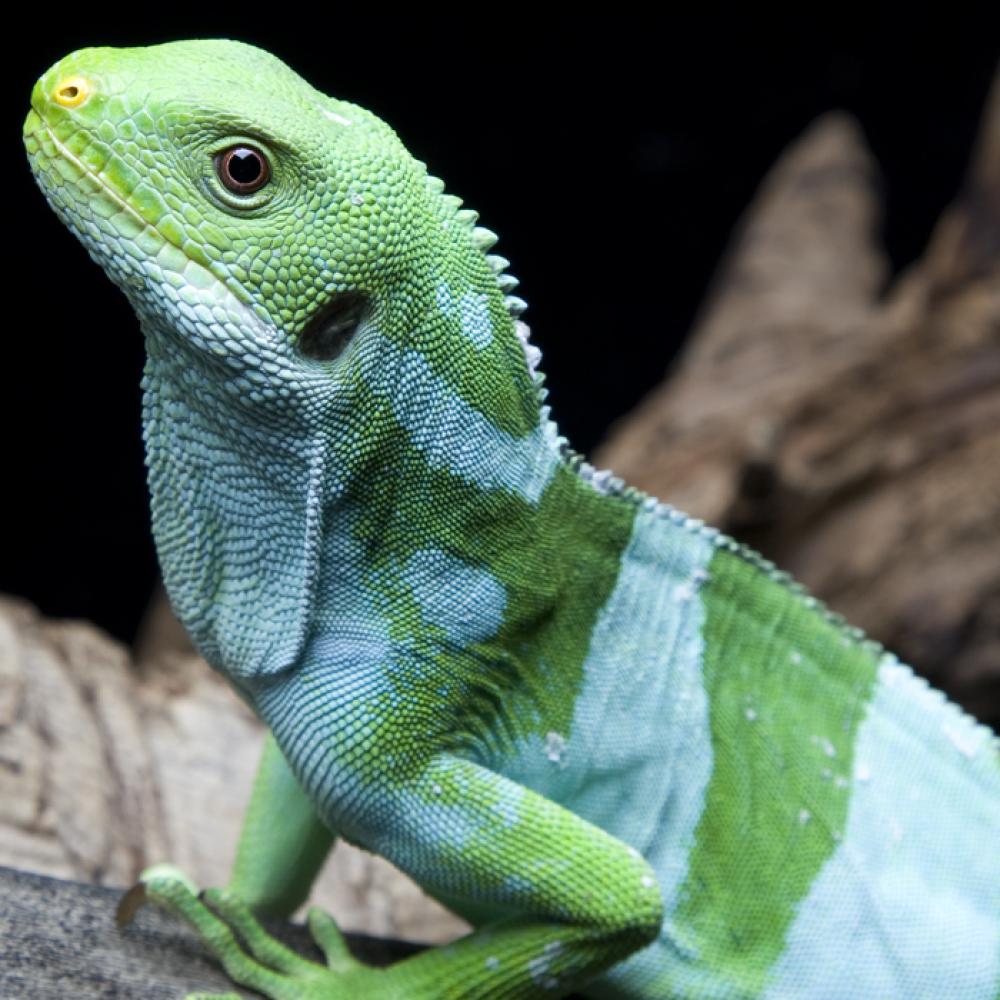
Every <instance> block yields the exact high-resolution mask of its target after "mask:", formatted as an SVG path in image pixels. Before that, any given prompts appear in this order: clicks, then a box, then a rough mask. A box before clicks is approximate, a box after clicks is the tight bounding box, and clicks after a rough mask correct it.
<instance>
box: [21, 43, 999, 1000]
mask: <svg viewBox="0 0 1000 1000" xmlns="http://www.w3.org/2000/svg"><path fill="white" fill-rule="evenodd" d="M31 105H32V111H31V113H30V114H29V115H28V119H27V121H26V123H25V128H24V136H25V142H26V145H27V149H28V153H29V158H30V161H31V166H32V169H33V171H34V173H35V176H36V178H37V179H38V182H39V184H40V185H41V188H42V190H43V192H44V193H45V196H46V198H47V199H48V201H49V202H50V204H51V205H52V207H53V209H54V210H55V211H56V213H57V214H58V216H59V217H60V218H61V219H62V220H63V221H64V222H65V223H66V224H67V225H68V226H69V228H70V229H71V230H72V231H73V232H74V233H75V234H76V235H77V236H78V237H79V238H80V239H81V240H82V241H83V243H84V244H85V245H86V247H87V249H88V250H89V252H90V254H91V255H92V256H93V257H94V259H95V260H96V261H97V262H98V263H99V264H100V265H101V266H102V267H103V268H104V269H105V271H107V273H108V275H109V276H110V277H111V279H112V280H113V281H114V282H115V283H116V284H117V285H119V286H120V287H121V288H122V290H123V291H124V292H125V294H126V295H127V296H128V298H129V300H130V301H131V303H132V305H133V306H134V307H135V310H136V312H137V313H138V316H139V320H140V323H141V326H142V331H143V334H144V336H145V342H146V349H147V358H148V360H147V363H146V368H145V375H144V378H143V399H144V402H143V425H144V431H145V443H146V456H147V464H148V470H149V485H150V492H151V497H152V519H153V529H154V534H155V539H156V544H157V548H158V552H159V558H160V562H161V566H162V570H163V575H164V579H165V582H166V587H167V589H168V592H169V595H170V598H171V601H172V603H173V606H174V608H175V609H176V611H177V613H178V615H179V616H180V619H181V621H182V622H183V623H184V625H185V626H186V628H187V629H188V631H189V633H190V634H191V636H192V638H193V640H194V641H195V643H196V644H197V646H198V648H199V649H200V650H201V652H202V653H203V654H204V656H205V658H206V659H207V660H208V661H209V663H210V664H211V665H212V666H213V667H214V668H215V669H217V670H219V671H221V672H222V673H223V674H224V675H226V676H227V677H228V678H229V679H230V680H231V681H232V683H233V685H234V686H235V688H236V690H237V691H238V692H239V694H240V695H241V696H242V697H243V698H244V699H245V700H246V701H247V702H248V703H249V704H250V705H251V706H252V707H253V709H254V710H255V711H256V712H257V713H258V714H259V715H260V717H261V718H262V719H263V720H264V721H265V722H266V723H267V725H268V727H269V728H270V731H271V734H272V736H271V737H270V738H269V739H268V742H267V743H266V746H265V749H264V752H263V760H262V762H261V765H260V770H259V773H258V778H257V781H256V784H255V787H254V791H253V795H252V800H251V805H250V807H249V811H248V816H247V820H246V825H245V829H244V832H243V834H242V839H241V843H240V846H239V851H238V858H237V862H236V865H235V870H234V873H233V876H232V879H231V881H230V883H229V886H228V887H227V889H226V890H224V891H214V892H209V893H206V894H205V895H203V896H200V897H199V896H198V895H196V893H195V891H194V889H193V888H192V887H191V886H190V885H189V884H188V883H187V882H186V880H185V879H184V878H183V877H182V876H180V875H179V874H177V873H175V872H174V871H173V870H172V869H153V870H150V871H148V872H147V873H145V875H144V877H143V883H142V884H143V886H144V893H145V895H146V896H147V897H148V898H151V899H152V900H154V901H155V902H157V903H160V904H162V905H165V906H167V907H169V908H171V909H173V910H175V911H176V912H178V913H179V914H181V915H182V916H183V917H184V918H186V919H187V920H188V921H190V922H191V923H192V924H193V925H194V926H195V927H196V928H197V929H198V930H199V931H200V932H201V934H202V935H203V937H204V940H205V941H206V943H207V944H208V946H209V947H210V948H211V949H213V950H214V952H215V954H217V955H218V957H219V958H220V959H221V961H222V963H223V964H224V966H225V968H226V970H227V971H228V972H229V974H230V975H231V977H232V978H233V979H234V980H236V981H237V982H239V983H241V984H243V985H245V986H248V987H252V988H254V989H257V990H259V991H260V992H262V993H264V994H265V995H267V996H269V997H274V998H316V1000H320V998H322V1000H333V998H340V997H352V998H353V997H373V998H387V997H396V998H403V997H406V998H416V1000H432V998H441V997H468V998H519V997H535V996H549V997H561V996H565V995H566V994H568V993H569V992H571V991H572V990H583V991H584V992H585V993H586V995H588V996H592V997H606V998H610V997H614V998H625V997H628V998H653V997H675V998H676V997H690V998H695V997H697V998H733V997H739V998H751V997H753V998H791V997H802V998H806V997H808V998H817V997H822V998H850V1000H858V998H904V997H905V998H907V1000H914V998H918V997H921V998H934V1000H944V998H963V1000H996V998H998V997H1000V753H998V744H997V741H996V737H995V736H994V735H993V734H992V733H991V732H989V731H988V730H987V729H986V728H985V727H983V726H980V725H977V724H976V723H975V722H974V721H972V720H971V719H970V718H968V717H967V716H965V715H963V714H962V712H961V711H960V710H959V709H958V708H956V707H955V706H953V705H952V704H950V703H949V702H947V701H946V700H945V698H944V697H943V696H942V695H940V694H939V693H937V692H935V691H933V690H932V689H930V688H929V687H928V686H927V685H926V684H925V683H924V682H923V681H921V680H918V679H916V678H915V677H914V675H913V674H912V673H911V672H910V670H909V669H908V668H906V667H904V666H902V665H900V664H899V663H898V662H897V661H896V660H895V659H894V658H893V657H892V656H891V655H889V654H887V653H885V652H884V651H883V650H882V649H881V648H880V647H879V646H878V645H876V644H875V643H874V642H871V641H868V640H866V639H865V638H864V637H863V636H862V635H861V634H860V633H859V632H857V631H855V630H852V629H850V628H849V627H847V626H846V625H845V624H843V623H842V622H841V621H840V620H839V619H838V618H836V617H835V616H834V615H832V614H831V613H829V612H827V611H826V610H825V609H824V608H823V607H822V606H821V605H820V604H819V603H818V602H817V601H816V600H815V599H813V598H811V597H810V596H808V595H807V594H806V593H805V592H804V591H803V590H802V589H800V588H799V587H798V586H796V585H795V584H794V583H792V582H791V581H790V580H789V579H788V578H787V577H786V576H785V575H783V574H782V573H780V572H779V571H777V570H776V569H775V568H774V567H773V566H771V565H770V564H768V563H767V562H766V561H764V560H763V559H762V558H760V557H759V556H757V555H755V554H754V553H753V552H751V551H748V550H747V549H745V548H743V547H742V546H741V545H739V544H737V543H736V542H734V541H733V540H731V539H729V538H727V537H725V536H723V535H721V534H719V533H717V532H716V531H714V530H712V529H711V528H708V527H706V526H704V525H703V524H701V523H699V522H698V521H695V520H693V519H691V518H688V517H686V516H685V515H684V514H681V513H679V512H677V511H676V510H673V509H672V508H670V507H669V506H667V505H665V504H663V503H660V502H658V501H657V500H656V499H654V498H651V497H647V496H644V495H643V494H641V493H639V492H637V491H636V490H634V489H631V488H629V487H627V486H626V485H624V484H623V483H622V482H621V481H620V480H618V479H617V478H615V477H614V476H612V475H611V474H610V473H606V472H598V471H596V470H595V469H594V468H593V467H592V466H590V465H589V464H588V463H587V462H585V461H584V460H583V459H582V458H581V457H580V456H579V455H577V454H575V453H574V452H573V451H572V450H570V448H569V446H568V445H567V443H566V441H565V440H564V439H563V438H561V437H560V436H559V434H558V432H557V430H556V427H555V425H554V424H553V422H552V420H551V418H550V415H549V411H548V409H547V408H546V406H545V405H544V390H543V388H542V376H541V375H540V374H539V372H538V369H537V364H538V351H537V350H536V349H535V348H534V347H533V346H532V345H531V344H530V342H529V340H528V336H527V328H526V327H525V326H524V325H523V324H522V323H521V321H520V319H519V316H520V314H521V313H522V311H523V309H524V302H523V301H521V300H520V299H519V298H517V297H515V296H514V295H512V294H511V291H512V289H513V288H514V286H515V284H516V282H515V279H514V278H513V277H511V276H510V275H509V274H508V273H507V261H506V260H504V259H503V258H502V257H499V256H496V255H493V254H491V253H490V252H489V251H490V249H491V247H492V245H493V244H494V242H495V240H496V237H495V235H494V234H493V233H491V232H490V231H488V230H486V229H483V228H480V227H478V226H477V225H476V221H477V216H476V213H474V212H472V211H469V210H468V209H462V208H461V207H460V205H461V202H460V201H459V200H458V199H457V198H455V197H453V196H451V195H449V194H446V193H445V191H444V186H443V185H442V183H441V182H440V181H439V180H437V179H435V178H434V177H432V176H430V175H428V173H427V170H426V168H425V166H424V164H422V163H420V162H418V161H417V160H415V159H414V158H413V157H412V156H411V155H410V154H408V153H407V151H406V149H405V148H404V147H403V145H402V144H401V143H400V141H399V140H398V139H397V137H396V135H395V134H394V133H393V132H392V130H391V129H390V128H389V127H388V126H387V125H385V124H384V123H383V122H382V121H380V120H379V119H378V118H376V117H375V116H374V115H372V114H371V113H369V112H367V111H365V110H363V109H362V108H360V107H356V106H354V105H353V104H349V103H345V102H343V101H339V100H335V99H332V98H329V97H326V96H324V95H323V94H321V93H320V92H318V91H317V90H315V89H314V88H313V87H311V86H309V85H308V84H307V83H305V82H304V81H303V80H302V79H300V78H299V77H298V76H297V75H296V74H295V73H294V72H292V71H291V70H290V69H289V68H287V67H286V66H285V65H284V64H283V63H281V62H280V61H279V60H278V59H276V58H275V57H273V56H271V55H269V54H267V53H265V52H263V51H260V50H258V49H256V48H252V47H250V46H248V45H244V44H240V43H237V42H231V41H189V42H176V43H170V44H166V45H158V46H154V47H150V48H136V49H111V48H97V49H85V50H81V51H78V52H75V53H73V54H72V55H69V56H67V57H66V58H65V59H63V60H62V61H60V62H59V63H57V64H56V65H55V66H53V67H52V68H51V69H50V70H49V71H48V72H47V73H46V74H45V75H44V76H43V77H42V78H41V79H40V80H39V82H38V83H37V85H36V86H35V88H34V91H33V93H32V98H31ZM81 319H82V321H84V325H85V326H86V325H90V327H91V329H93V330H98V329H99V328H100V318H99V317H82V318H81ZM335 832H336V835H337V836H341V837H344V838H345V839H346V840H348V841H350V842H352V843H356V844H360V845H362V846H363V847H365V848H367V849H369V850H371V851H374V852H377V853H379V854H381V855H384V856H385V857H386V858H388V859H390V860H391V861H393V862H394V863H395V864H396V865H398V866H399V867H400V868H402V869H403V870H404V871H406V872H408V873H409V874H410V875H411V876H413V878H414V879H416V881H417V882H418V883H419V884H420V885H422V886H423V887H424V888H425V889H426V890H427V891H428V892H429V893H431V894H432V895H433V896H435V897H436V898H437V899H439V900H441V901H443V902H444V903H445V904H447V905H448V906H449V907H451V908H452V909H454V910H455V911H456V912H458V913H459V914H462V915H463V916H465V917H467V918H468V919H469V920H470V921H471V922H472V924H473V925H474V927H475V928H476V929H475V930H474V931H473V932H472V933H471V934H469V935H468V936H467V937H465V938H463V939H462V940H460V941H458V942H457V943H455V944H453V945H450V946H447V947H444V948H435V949H430V950H428V951H426V952H423V953H421V954H419V955H416V956H414V957H411V958H408V959H405V960H403V961H401V962H399V963H398V964H396V965H394V966H392V967H390V968H389V969H384V970H374V969H368V968H366V967H363V966H361V965H360V964H358V963H357V962H355V961H354V960H353V959H352V958H351V957H350V956H349V955H348V953H347V951H346V950H345V948H344V945H343V942H342V939H341V938H340V936H339V934H338V931H337V929H336V928H335V926H334V924H333V922H332V921H331V920H330V918H329V917H326V916H324V915H323V914H322V913H320V912H318V911H316V910H313V911H311V912H310V916H309V923H310V926H311V928H312V931H313V933H314V936H315V938H316V940H317V942H318V943H319V945H320V946H321V948H322V949H323V951H324V952H325V954H326V957H327V960H328V961H327V964H326V965H320V964H318V963H313V962H309V961H306V960H305V959H304V958H301V957H299V956H298V955H296V954H294V953H293V952H291V951H289V950H288V949H286V948H285V947H284V946H283V945H280V944H279V943H277V942H276V941H274V940H273V939H272V938H271V937H269V936H268V935H267V934H266V933H265V932H264V931H263V930H262V929H261V927H260V925H259V924H258V923H257V922H256V919H255V917H254V916H253V915H252V914H253V912H256V913H258V914H259V913H272V914H288V913H290V912H291V911H292V910H293V909H294V908H295V907H296V906H297V905H298V904H299V903H300V902H301V901H302V900H303V899H304V897H305V896H306V894H307V892H308V888H309V885H310V883H311V881H312V879H313V877H314V875H315V873H316V871H317V869H318V867H319V865H320V864H321V862H322V860H323V858H324V857H325V855H326V853H327V851H328V850H329V848H330V846H331V843H332V841H333V839H334V835H335Z"/></svg>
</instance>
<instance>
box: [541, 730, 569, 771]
mask: <svg viewBox="0 0 1000 1000" xmlns="http://www.w3.org/2000/svg"><path fill="white" fill-rule="evenodd" d="M565 752H566V739H565V737H563V736H560V735H559V733H556V732H548V733H546V734H545V756H546V757H547V758H548V759H549V760H550V761H552V763H553V764H558V763H560V762H561V761H562V756H563V754H564V753H565Z"/></svg>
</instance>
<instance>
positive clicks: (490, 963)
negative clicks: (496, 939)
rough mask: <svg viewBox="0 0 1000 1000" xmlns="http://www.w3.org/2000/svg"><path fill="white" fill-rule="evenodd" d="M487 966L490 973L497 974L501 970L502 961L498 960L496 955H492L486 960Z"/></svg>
mask: <svg viewBox="0 0 1000 1000" xmlns="http://www.w3.org/2000/svg"><path fill="white" fill-rule="evenodd" d="M485 965H486V968H487V969H489V970H490V972H496V970H497V969H499V968H500V959H499V958H497V957H496V955H490V957H489V958H487V959H486V962H485Z"/></svg>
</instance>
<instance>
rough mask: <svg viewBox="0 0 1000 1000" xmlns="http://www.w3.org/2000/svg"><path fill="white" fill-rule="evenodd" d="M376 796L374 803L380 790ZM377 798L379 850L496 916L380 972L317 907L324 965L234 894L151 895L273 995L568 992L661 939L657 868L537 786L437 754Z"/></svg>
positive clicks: (427, 997)
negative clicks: (270, 928) (273, 932)
mask: <svg viewBox="0 0 1000 1000" xmlns="http://www.w3.org/2000/svg"><path fill="white" fill-rule="evenodd" d="M367 791H368V792H370V793H371V794H372V796H373V799H372V800H373V801H374V800H375V793H376V790H374V789H367ZM377 793H378V798H377V801H378V802H379V803H380V808H379V812H380V814H381V816H382V817H383V821H382V822H380V823H377V824H373V825H372V826H371V827H370V828H369V829H368V831H367V832H368V834H369V835H370V838H371V839H370V840H369V843H368V846H371V847H372V848H373V849H375V850H377V851H378V852H379V853H381V854H383V855H384V856H386V857H388V858H389V859H390V860H391V861H393V862H394V863H396V864H397V865H399V866H400V867H401V868H403V869H404V870H406V871H408V872H409V873H410V874H411V875H412V876H413V877H414V878H415V879H416V880H417V881H418V882H419V883H421V884H422V885H424V886H426V887H427V888H428V889H430V890H431V891H432V892H436V893H439V894H441V895H442V896H445V897H447V898H449V899H451V900H454V901H455V902H456V903H457V904H459V905H461V904H462V903H465V904H468V905H470V906H474V907H478V908H489V909H490V910H492V911H494V912H496V913H497V914H502V915H501V916H500V917H499V919H496V920H494V921H493V922H490V923H487V924H486V925H484V926H483V927H481V928H480V929H478V930H476V931H475V932H473V933H472V934H470V935H468V936H467V937H465V938H463V939H462V940H460V941H458V942H456V943H455V944H453V945H450V946H447V947H445V948H436V949H431V950H429V951H427V952H424V953H422V954H420V955H416V956H414V957H412V958H408V959H405V960H404V961H402V962H399V963H397V964H396V965H394V966H392V967H391V968H389V969H385V970H376V969H368V968H365V967H363V966H361V965H360V964H358V963H356V962H354V961H353V960H352V959H350V958H349V957H348V956H347V953H346V950H345V949H344V948H343V945H342V942H341V940H340V937H339V934H338V933H337V932H336V930H335V928H334V927H333V924H332V922H331V921H329V919H328V918H325V917H322V916H321V915H319V914H318V913H316V912H315V911H314V912H313V914H312V915H311V917H310V925H311V927H312V929H313V933H314V936H315V937H316V938H317V941H318V943H320V945H321V947H323V949H324V952H325V954H326V955H327V958H328V962H329V967H324V966H321V965H318V964H317V963H312V962H307V961H306V960H304V959H302V958H301V957H299V956H297V955H295V954H294V953H292V952H290V951H289V950H288V949H286V948H284V946H282V945H280V944H278V943H277V942H275V941H274V940H273V939H271V938H270V937H269V936H268V935H267V934H266V933H265V932H264V931H263V930H261V929H260V927H259V926H258V925H257V924H256V922H255V921H253V918H252V917H251V915H250V913H249V911H248V910H247V909H246V908H245V907H243V906H241V905H240V904H239V903H238V902H236V901H235V900H234V899H233V898H232V897H230V896H228V895H226V894H207V895H206V896H205V898H204V900H203V901H202V900H199V899H198V898H196V897H195V896H194V895H193V894H192V893H191V892H190V890H189V889H187V888H186V887H184V886H183V884H182V883H179V882H174V881H171V880H156V879H154V880H152V881H151V882H150V884H149V885H148V886H147V891H148V892H149V895H150V896H151V898H153V899H154V900H155V901H157V902H159V903H161V904H163V905H166V906H168V907H170V908H171V909H173V910H175V911H176V912H178V913H179V914H180V915H181V916H183V917H184V918H185V919H187V920H189V921H190V922H191V923H192V924H193V925H194V926H195V927H196V928H197V929H198V930H199V932H200V933H201V934H202V936H203V938H204V939H205V941H206V943H207V944H208V945H209V947H211V948H212V949H213V950H214V951H215V953H216V954H217V955H218V956H219V958H220V960H221V961H222V962H223V964H224V966H225V967H226V970H227V972H229V974H230V975H231V976H232V977H233V978H234V979H235V980H236V981H237V982H239V983H241V984H243V985H245V986H249V987H251V988H253V989H257V990H259V991H261V992H263V993H264V994H265V995H267V996H269V997H273V998H274V1000H338V998H341V997H344V998H347V997H357V996H362V995H363V996H369V997H373V998H394V997H398V998H400V1000H402V998H404V997H405V998H413V1000H438V998H447V997H454V998H459V997H461V998H469V1000H475V998H482V1000H487V998H489V1000H494V998H511V1000H514V998H522V997H523V998H528V997H535V996H551V997H560V996H565V995H566V994H567V993H569V992H571V991H572V990H573V989H576V988H578V987H579V986H581V985H582V984H583V983H585V982H587V981H588V980H589V979H591V978H592V977H593V976H595V975H596V974H598V973H599V972H601V971H603V970H604V969H606V968H608V967H609V966H610V965H612V964H613V963H615V962H617V961H619V960H621V959H622V958H624V957H625V956H626V955H628V954H630V953H631V952H633V951H635V950H636V949H638V948H640V947H642V946H643V945H645V944H647V943H649V942H650V941H652V940H653V939H654V938H655V937H656V935H657V933H658V930H659V926H660V921H661V919H662V901H661V897H660V891H659V887H658V885H657V883H656V880H655V877H654V874H653V871H652V869H651V868H650V867H649V866H648V865H647V864H646V862H645V861H644V860H643V859H642V858H641V857H640V856H639V855H638V853H637V852H635V851H634V850H632V849H631V848H629V847H628V846H627V845H625V844H623V843H622V842H621V841H619V840H617V839H615V838H614V837H611V836H610V835H609V834H607V833H605V832H604V831H602V830H600V829H598V828H597V827H594V826H592V825H591V824H589V823H587V822H586V821H584V820H582V819H580V818H579V817H577V816H576V815H574V814H573V813H570V812H568V811H567V810H565V809H563V808H562V807H561V806H558V805H556V804H555V803H554V802H551V801H550V800H548V799H546V798H544V797H542V796H540V795H538V794H536V793H534V792H532V791H530V790H529V789H527V788H524V787H523V786H521V785H518V784H516V783H514V782H512V781H510V780H508V779H506V778H503V777H501V776H499V775H497V774H495V773H494V772H491V771H489V770H487V769H486V768H483V767H481V766H479V765H477V764H474V763H472V762H470V761H467V760H464V759H461V758H457V757H454V756H450V755H447V754H438V755H436V756H435V757H434V758H433V759H431V760H430V761H428V762H427V764H426V766H424V767H423V768H422V769H421V770H420V772H419V773H418V774H416V775H415V776H413V777H412V778H410V779H408V780H407V781H405V782H404V783H402V784H400V785H398V786H393V787H383V788H380V789H378V790H377ZM386 803H389V804H390V806H391V809H390V811H389V813H388V814H387V812H386V811H385V805H386ZM362 825H364V821H363V820H362ZM213 909H214V911H215V912H213ZM234 932H235V933H234ZM239 939H242V940H243V942H244V943H245V944H246V950H244V949H243V947H241V945H240V942H239Z"/></svg>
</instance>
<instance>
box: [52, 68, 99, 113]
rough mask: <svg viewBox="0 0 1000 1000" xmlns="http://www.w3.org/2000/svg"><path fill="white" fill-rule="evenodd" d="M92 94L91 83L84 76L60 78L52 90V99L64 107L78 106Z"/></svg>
mask: <svg viewBox="0 0 1000 1000" xmlns="http://www.w3.org/2000/svg"><path fill="white" fill-rule="evenodd" d="M89 96H90V84H89V83H88V82H87V80H86V79H84V78H83V77H82V76H70V77H66V78H65V79H62V80H60V81H59V82H58V83H57V84H56V85H55V87H54V89H53V91H52V100H53V101H55V103H56V104H59V105H61V106H62V107H64V108H78V107H79V106H80V105H81V104H83V102H84V101H85V100H86V99H87V98H88V97H89Z"/></svg>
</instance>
